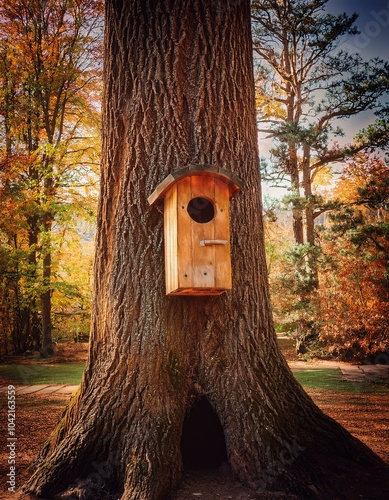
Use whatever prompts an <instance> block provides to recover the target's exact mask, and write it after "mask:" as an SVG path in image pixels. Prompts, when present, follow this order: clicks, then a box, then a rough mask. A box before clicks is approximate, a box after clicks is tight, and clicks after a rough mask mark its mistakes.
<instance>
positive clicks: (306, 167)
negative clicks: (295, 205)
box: [302, 142, 319, 290]
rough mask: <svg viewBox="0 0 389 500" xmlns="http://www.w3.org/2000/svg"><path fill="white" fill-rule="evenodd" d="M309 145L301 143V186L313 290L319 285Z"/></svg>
mask: <svg viewBox="0 0 389 500" xmlns="http://www.w3.org/2000/svg"><path fill="white" fill-rule="evenodd" d="M310 152H311V146H310V144H308V143H306V142H304V143H303V161H302V170H303V186H304V197H305V201H306V207H305V225H306V237H307V243H308V244H309V245H310V252H309V254H308V268H309V273H310V277H311V279H310V281H311V289H312V290H314V289H316V288H317V287H318V286H319V271H318V268H317V255H316V252H315V246H316V244H315V243H316V242H315V217H314V204H313V193H312V179H311V153H310Z"/></svg>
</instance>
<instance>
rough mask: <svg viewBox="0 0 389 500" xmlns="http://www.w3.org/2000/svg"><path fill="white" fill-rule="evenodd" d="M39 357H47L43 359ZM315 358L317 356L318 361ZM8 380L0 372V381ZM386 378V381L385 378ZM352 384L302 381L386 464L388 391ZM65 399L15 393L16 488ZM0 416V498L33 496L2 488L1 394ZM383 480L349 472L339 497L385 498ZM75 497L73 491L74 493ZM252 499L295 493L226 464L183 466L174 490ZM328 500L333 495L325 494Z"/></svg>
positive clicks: (60, 358)
mask: <svg viewBox="0 0 389 500" xmlns="http://www.w3.org/2000/svg"><path fill="white" fill-rule="evenodd" d="M283 353H284V356H285V357H286V359H287V361H288V362H290V363H291V364H293V363H295V362H296V355H295V352H294V350H293V349H292V348H290V347H283ZM86 357H87V344H75V343H69V344H66V345H62V346H60V348H59V350H58V354H57V356H56V357H55V358H54V360H53V361H49V362H52V363H69V362H76V361H84V360H85V359H86ZM7 362H12V363H20V364H24V365H25V364H27V365H28V364H31V363H33V362H34V363H36V359H33V358H26V357H19V358H13V359H12V360H7ZM41 362H42V363H48V361H47V360H42V361H41ZM319 363H320V362H319ZM304 366H306V367H307V368H308V367H309V366H314V367H317V366H318V362H317V361H316V362H315V361H313V362H306V363H304ZM8 382H9V381H7V380H6V379H1V378H0V385H3V384H7V383H8ZM388 383H389V381H388ZM350 384H354V388H355V390H351V391H350V390H347V391H345V392H341V391H339V390H331V389H317V388H309V387H305V389H306V391H307V392H308V394H309V395H310V396H311V397H312V398H313V400H314V401H315V402H316V404H317V405H318V406H319V407H320V408H322V409H323V411H324V412H325V413H327V414H328V415H330V416H331V417H333V418H334V419H335V420H337V421H338V422H339V423H340V424H342V425H343V426H344V427H345V428H346V429H348V430H349V431H350V432H351V433H352V434H353V435H354V436H356V437H357V438H359V439H360V440H361V441H363V442H364V443H365V444H367V446H369V447H370V448H371V449H372V450H373V451H374V452H375V453H376V454H377V455H378V456H380V457H381V458H382V459H383V460H384V461H385V462H386V463H388V464H389V421H388V408H389V391H381V392H370V391H358V389H357V387H358V386H357V385H355V384H358V383H357V382H350ZM68 401H69V394H61V393H53V394H44V393H43V394H39V393H33V394H20V395H18V396H17V411H16V417H17V422H16V433H17V442H16V450H17V454H16V484H17V488H19V487H20V486H21V485H22V484H23V483H24V482H25V481H26V480H27V478H28V477H29V475H30V474H31V472H32V470H31V467H30V464H31V461H32V460H33V458H34V456H35V455H36V454H37V452H38V451H39V449H40V448H41V446H42V444H43V443H44V441H45V440H46V439H47V437H48V435H49V433H50V432H51V430H53V429H54V427H55V425H56V424H57V422H58V419H59V417H60V415H61V413H62V412H63V410H64V407H65V406H66V404H67V403H68ZM0 404H1V407H0V408H1V419H0V438H1V440H2V443H1V453H0V478H2V483H1V484H0V498H2V499H14V500H16V499H19V498H20V499H28V498H32V497H29V496H26V495H21V494H19V493H15V494H13V493H8V492H7V484H6V481H7V479H8V478H7V474H8V473H9V470H10V466H9V464H8V463H7V461H8V458H9V453H10V450H9V449H8V448H6V442H7V438H6V436H7V435H8V432H7V423H6V399H5V396H3V395H1V399H0ZM387 487H389V485H388V486H384V485H383V484H377V483H376V482H374V483H373V484H368V483H366V480H365V478H361V477H359V478H358V477H349V478H347V479H345V483H344V487H343V491H341V492H339V493H340V498H346V499H349V500H356V499H361V500H370V499H371V500H373V499H374V500H381V499H382V500H384V499H385V500H386V499H387V498H389V494H388V491H389V490H388V489H387ZM74 498H76V497H74ZM196 498H197V499H200V500H216V499H219V500H227V499H231V500H253V499H255V498H261V499H264V500H266V499H270V498H277V499H285V500H286V499H292V498H297V497H294V496H290V495H288V496H285V495H282V494H278V495H277V494H263V493H262V494H260V495H259V496H255V495H254V494H253V492H252V491H251V490H250V489H248V488H247V487H245V486H244V485H242V484H241V483H240V482H238V481H236V480H235V479H234V478H233V477H232V475H231V474H230V471H229V468H228V466H227V467H225V466H222V467H219V469H217V470H197V471H193V470H192V471H185V474H184V481H183V485H182V487H181V489H180V490H179V491H178V493H177V500H190V499H196ZM328 500H332V499H328Z"/></svg>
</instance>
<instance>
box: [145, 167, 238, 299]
mask: <svg viewBox="0 0 389 500" xmlns="http://www.w3.org/2000/svg"><path fill="white" fill-rule="evenodd" d="M240 187H241V182H240V180H239V179H238V178H237V177H236V176H235V175H234V174H233V173H232V172H228V171H227V170H224V169H222V168H218V167H214V166H211V165H205V166H204V165H191V166H190V167H185V168H182V169H180V170H178V171H176V172H173V173H172V174H169V175H168V176H167V177H166V178H165V179H164V180H163V181H162V182H161V183H160V184H159V185H158V186H157V188H156V189H155V190H154V192H153V193H152V194H151V196H150V197H149V198H148V201H149V203H150V204H153V203H155V202H156V201H159V200H164V247H165V282H166V294H167V295H220V294H221V293H223V292H225V291H227V290H230V289H231V288H232V271H231V252H230V207H229V205H230V198H231V196H233V195H234V194H235V193H237V192H238V191H239V189H240Z"/></svg>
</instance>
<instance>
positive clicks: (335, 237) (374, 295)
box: [317, 155, 389, 359]
mask: <svg viewBox="0 0 389 500" xmlns="http://www.w3.org/2000/svg"><path fill="white" fill-rule="evenodd" d="M333 200H336V205H337V209H336V210H334V211H333V212H331V214H330V216H329V219H330V222H329V224H330V225H329V226H328V227H327V229H326V231H325V233H326V238H323V257H324V258H323V259H322V262H323V265H322V266H321V268H320V275H321V280H322V282H323V283H322V286H320V288H319V292H318V295H317V301H318V302H317V306H318V309H317V323H318V325H320V337H321V338H322V339H323V340H324V341H325V342H326V344H327V346H328V349H329V351H330V352H332V353H334V354H337V355H340V356H342V357H343V358H346V359H350V358H352V359H361V358H362V359H363V358H364V357H366V356H368V355H370V356H372V355H376V354H378V353H380V352H384V351H385V350H386V349H387V348H388V347H389V345H388V338H389V337H388V333H389V322H388V318H389V202H388V200H389V168H388V166H387V165H386V163H384V162H383V161H382V159H380V158H378V157H375V156H373V155H359V157H358V158H357V159H356V160H355V161H353V162H351V163H349V164H348V165H347V166H346V168H345V169H344V171H343V173H342V175H341V177H340V179H339V181H338V183H337V188H336V189H335V190H334V193H333Z"/></svg>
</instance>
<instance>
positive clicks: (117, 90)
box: [24, 0, 384, 500]
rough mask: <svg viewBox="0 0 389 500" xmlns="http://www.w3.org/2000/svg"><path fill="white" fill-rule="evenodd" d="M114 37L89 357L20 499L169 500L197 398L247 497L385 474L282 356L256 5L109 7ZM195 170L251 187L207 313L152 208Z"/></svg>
mask: <svg viewBox="0 0 389 500" xmlns="http://www.w3.org/2000/svg"><path fill="white" fill-rule="evenodd" d="M106 30H107V31H106V36H105V100H104V103H103V110H104V113H103V115H104V118H103V127H102V130H103V160H102V177H101V195H100V206H99V215H98V234H97V248H96V260H95V280H94V282H95V290H94V306H93V319H92V330H91V347H90V356H89V360H88V363H87V366H86V371H85V374H84V377H83V380H82V383H81V388H80V390H79V392H78V393H77V394H76V395H75V397H74V398H73V400H72V402H71V404H70V406H69V407H68V409H67V411H66V413H65V414H64V416H63V418H62V420H61V422H60V423H59V425H58V427H57V428H56V430H55V431H54V433H53V434H52V435H51V437H50V438H49V440H48V442H47V443H46V445H45V446H44V448H43V450H42V451H41V453H40V456H39V458H38V460H37V462H36V470H35V473H34V474H33V476H32V477H31V478H30V480H29V481H28V483H27V484H26V485H25V486H24V490H25V491H26V492H30V493H34V494H37V495H41V496H49V497H52V496H53V495H54V494H55V493H57V492H59V491H63V490H67V492H68V494H70V492H71V491H73V493H74V494H77V495H84V498H86V497H90V498H99V497H103V498H108V496H109V492H112V491H113V492H115V494H116V497H117V496H121V498H122V499H131V500H136V499H162V498H168V497H169V496H170V495H171V494H172V491H173V490H174V489H175V488H176V487H177V485H178V484H179V482H180V479H181V476H182V466H183V464H182V459H181V456H182V455H181V450H180V445H181V438H182V437H183V432H184V431H183V426H184V421H185V415H186V414H187V411H188V410H189V409H190V407H191V406H192V405H196V401H197V403H198V400H199V398H200V401H201V400H204V399H203V398H205V399H206V400H207V401H208V402H209V404H210V405H211V407H212V408H213V410H214V412H215V413H216V414H217V416H218V418H219V420H220V423H221V425H222V427H223V430H224V437H225V444H226V450H227V454H228V460H229V462H230V464H231V466H232V469H233V470H234V473H235V474H236V475H237V477H238V478H240V479H241V480H242V481H244V482H246V483H248V484H249V485H251V487H252V488H253V489H255V490H257V491H264V490H265V489H266V488H277V487H278V488H281V489H282V488H283V489H286V490H288V491H297V492H299V494H301V495H307V496H309V495H311V496H312V495H314V494H315V491H317V492H321V494H322V495H325V493H324V492H328V491H330V490H332V487H333V486H334V487H336V486H335V485H334V483H335V482H336V481H334V477H333V473H332V471H331V465H329V464H330V463H331V460H332V458H334V457H336V456H339V457H342V458H341V460H342V464H343V465H342V466H344V467H345V468H346V469H347V468H348V467H351V468H352V469H353V470H354V472H355V471H356V470H358V471H361V473H362V469H363V471H367V470H370V471H372V470H376V469H370V468H369V466H371V465H372V464H374V466H376V465H382V463H381V462H380V461H379V459H378V458H377V457H376V456H374V455H373V453H372V452H371V451H370V450H368V449H367V448H366V447H365V446H364V445H363V444H362V443H360V442H359V441H357V440H356V439H355V438H353V437H352V436H351V435H350V434H349V433H347V432H346V431H345V430H344V429H343V428H342V427H341V426H340V425H338V424H337V423H336V422H335V421H333V420H331V419H330V418H329V417H327V416H325V415H324V414H323V413H322V412H321V411H320V410H319V409H318V408H317V407H316V406H315V405H314V404H313V402H312V400H311V399H310V398H309V397H308V396H307V395H306V394H305V392H304V391H303V390H302V388H301V386H300V385H299V384H298V383H297V381H296V380H295V379H294V378H293V376H292V374H291V372H290V370H289V368H288V366H287V364H286V362H285V360H284V359H283V357H282V355H281V354H280V351H279V349H278V347H277V343H276V338H275V335H274V329H273V325H272V319H271V311H270V307H269V294H268V287H267V278H266V264H265V256H264V245H263V225H262V219H261V192H260V185H259V179H258V151H257V130H256V123H255V109H254V97H255V96H254V82H253V67H252V44H251V32H250V3H249V1H248V0H247V1H246V0H245V1H239V2H236V1H235V0H229V1H226V2H208V1H205V0H189V1H180V2H177V1H171V2H170V1H169V2H166V1H162V0H157V1H156V0H149V1H143V0H142V1H140V0H138V1H134V2H126V1H108V2H107V3H106ZM190 164H214V165H216V166H220V167H225V168H229V169H230V170H232V171H233V172H235V173H236V174H237V175H239V176H240V178H242V179H244V189H243V190H242V193H241V194H239V195H238V196H237V197H236V198H235V199H234V200H233V201H232V203H231V229H232V237H231V246H232V262H233V283H234V284H233V290H232V291H231V292H230V293H226V294H224V295H221V296H217V297H166V296H165V295H164V273H163V266H162V261H163V244H162V242H163V231H162V227H163V223H162V217H161V214H160V213H159V211H158V210H156V209H155V208H153V207H150V206H149V205H148V203H147V197H148V196H149V195H150V194H151V193H152V192H153V190H154V188H155V187H156V185H158V183H159V182H160V181H162V180H163V179H164V178H165V177H166V175H168V174H169V173H170V172H172V171H175V170H177V169H178V168H180V167H182V166H183V165H184V166H185V165H190ZM107 416H108V418H107ZM184 437H185V436H184ZM183 441H184V442H185V441H186V440H185V439H183ZM318 450H320V452H318ZM183 455H185V454H184V453H183ZM357 461H358V463H357ZM362 464H363V465H362ZM343 470H345V469H343ZM330 479H331V480H330ZM381 484H384V483H381ZM74 488H76V490H75V489H74ZM331 496H332V495H331V493H329V495H327V498H328V497H331Z"/></svg>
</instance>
